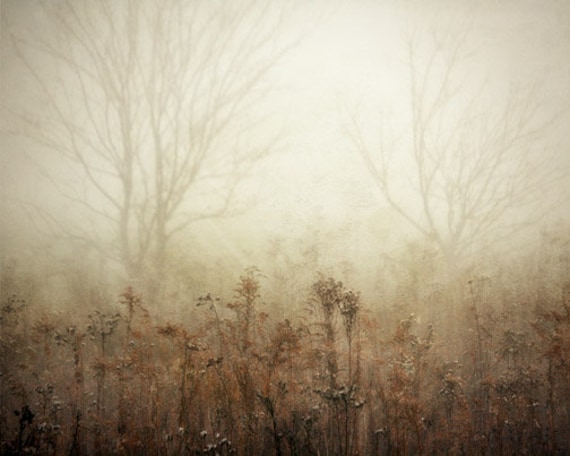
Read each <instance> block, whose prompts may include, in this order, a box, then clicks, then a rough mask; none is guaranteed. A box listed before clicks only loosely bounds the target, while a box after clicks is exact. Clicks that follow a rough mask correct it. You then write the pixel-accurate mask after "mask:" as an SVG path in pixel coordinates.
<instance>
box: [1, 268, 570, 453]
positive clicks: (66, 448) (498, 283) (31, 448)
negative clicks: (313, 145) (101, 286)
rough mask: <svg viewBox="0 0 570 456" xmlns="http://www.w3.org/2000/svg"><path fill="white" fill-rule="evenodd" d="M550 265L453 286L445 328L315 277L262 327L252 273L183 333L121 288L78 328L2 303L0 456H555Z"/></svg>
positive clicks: (565, 345)
mask: <svg viewBox="0 0 570 456" xmlns="http://www.w3.org/2000/svg"><path fill="white" fill-rule="evenodd" d="M566 263H567V262H566ZM566 263H558V264H557V265H556V267H555V268H554V267H552V268H550V269H548V264H547V263H542V264H543V266H540V267H536V268H534V269H533V270H532V271H530V272H529V271H526V272H525V274H526V275H525V276H524V277H525V278H524V279H522V277H523V276H520V277H519V280H515V277H514V276H511V277H507V278H506V279H503V280H498V279H493V278H489V277H483V276H473V277H471V278H469V279H468V280H462V281H460V283H459V284H458V285H457V286H455V287H452V288H453V294H448V295H446V294H445V293H441V294H440V298H441V299H442V300H445V299H448V298H449V296H452V297H453V298H454V299H455V300H456V301H455V302H453V303H452V304H454V305H455V306H457V308H458V309H459V311H457V312H453V313H452V314H449V315H452V317H451V316H447V317H446V314H444V315H439V317H438V318H437V319H436V318H434V319H432V320H431V321H424V317H420V316H414V315H410V314H405V315H398V309H385V310H382V311H380V310H378V309H375V308H374V307H373V306H372V305H370V304H368V303H365V302H363V299H362V298H361V296H360V294H359V293H358V292H356V291H354V290H352V289H350V288H348V287H347V286H346V285H345V284H343V283H341V282H340V281H337V280H335V279H333V278H327V277H324V276H322V277H319V278H318V279H317V280H315V282H314V283H313V285H312V286H311V288H310V290H307V296H306V303H307V307H306V309H305V310H303V311H299V312H298V315H297V317H296V318H291V319H280V318H278V317H277V316H276V315H271V312H270V311H268V310H267V306H264V305H262V303H263V299H262V296H263V293H262V285H263V282H264V278H263V276H262V275H261V274H260V272H259V271H258V270H257V269H255V268H251V269H248V270H246V271H245V272H244V273H243V275H242V276H241V277H240V278H239V280H238V282H237V285H236V287H235V293H234V296H233V297H231V298H230V299H225V298H223V297H221V298H218V297H215V296H213V295H211V294H206V295H204V296H202V297H200V298H199V299H198V302H197V303H195V304H196V305H195V309H194V312H193V315H194V316H195V318H194V320H193V321H192V322H184V323H183V322H180V321H164V320H163V319H162V318H161V317H160V316H159V315H154V314H152V313H151V312H149V310H148V309H147V308H146V306H145V301H144V296H141V295H140V294H138V293H137V291H136V290H134V289H132V288H127V289H126V290H124V292H123V293H121V295H120V296H119V297H117V298H115V299H108V298H105V297H104V296H99V297H98V298H97V299H91V302H92V301H100V302H102V303H103V304H102V305H101V306H100V307H99V308H96V309H95V308H94V309H90V310H89V314H88V315H87V316H86V317H78V316H75V315H61V314H59V315H54V314H50V313H42V312H37V311H35V310H34V309H33V308H31V305H28V303H27V302H26V301H25V300H23V299H21V298H20V297H19V296H18V295H17V294H10V295H4V296H3V297H2V302H1V308H0V312H1V313H0V343H1V345H0V356H1V360H2V362H1V375H0V445H1V452H2V453H3V454H27V453H30V454H70V455H80V454H133V455H144V454H153V455H154V454H165V455H179V454H220V455H225V454H246V455H254V454H260V455H261V454H275V455H289V454H299V455H333V454H334V455H355V454H370V455H373V454H402V455H404V454H488V455H497V454H564V453H567V452H569V451H570V274H568V272H569V271H568V270H566V269H567V268H566V269H564V268H563V267H562V266H563V264H566ZM561 265H562V266H561ZM566 266H567V264H566ZM541 268H542V269H541ZM554 270H556V271H557V274H558V275H557V276H556V277H557V278H556V277H554V276H553V271H554ZM512 274H515V273H512ZM8 288H9V287H7V286H4V289H5V290H6V289H8ZM446 296H447V297H446ZM105 301H108V302H107V303H106V304H104V303H105ZM281 305H282V306H285V305H286V303H281ZM77 306H78V307H82V306H84V303H82V302H78V303H77ZM441 308H442V309H447V308H448V307H446V306H442V307H441ZM264 309H265V311H264ZM373 309H374V310H373ZM428 313H429V312H428ZM429 314H432V313H429ZM78 315H79V314H78ZM450 324H452V325H454V330H453V331H449V330H448V329H447V326H448V325H450Z"/></svg>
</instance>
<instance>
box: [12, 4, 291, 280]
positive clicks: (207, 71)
mask: <svg viewBox="0 0 570 456" xmlns="http://www.w3.org/2000/svg"><path fill="white" fill-rule="evenodd" d="M41 6H42V8H41V11H42V14H43V15H44V16H43V17H45V22H46V23H47V27H46V33H42V36H41V38H38V39H33V38H26V37H19V36H13V37H12V38H13V39H12V45H13V46H14V48H15V49H16V50H17V52H18V54H19V56H20V57H21V60H22V61H23V62H24V63H25V67H26V69H27V70H28V71H29V73H30V74H31V75H32V76H33V78H32V80H33V81H34V83H35V84H37V87H38V88H39V91H40V92H41V100H42V104H43V106H40V105H39V103H38V104H35V105H34V106H30V107H29V109H24V110H23V112H18V113H17V114H18V119H19V121H20V128H21V131H22V132H23V134H24V135H26V136H27V137H28V138H32V139H33V140H35V141H36V142H37V143H39V144H40V145H41V146H44V147H47V148H48V149H49V150H51V151H53V152H55V154H56V155H55V157H56V158H55V160H57V162H58V164H63V165H67V166H68V167H69V170H71V171H72V173H71V175H70V174H66V175H65V176H64V177H62V176H61V175H59V174H57V173H52V172H51V171H48V172H46V173H45V174H47V176H48V178H49V179H50V181H51V183H52V184H54V185H55V187H56V188H57V189H58V190H59V191H60V193H61V194H63V195H64V196H65V197H66V198H67V199H68V201H69V203H70V205H71V206H72V207H74V208H75V209H76V210H77V211H80V213H81V214H83V218H84V220H83V223H69V222H68V221H67V220H65V219H63V218H61V217H59V216H58V215H56V214H54V213H53V212H48V211H47V210H43V211H41V208H35V209H40V211H41V212H40V213H39V214H38V213H36V214H35V216H36V217H38V216H41V217H43V222H44V224H45V226H48V227H50V228H51V229H52V230H51V231H52V233H51V234H53V233H54V232H55V233H58V234H60V235H63V236H65V238H66V239H69V238H72V239H76V240H78V241H81V242H83V243H85V244H87V245H89V246H92V247H93V248H96V249H98V250H100V251H102V253H104V254H105V255H109V256H111V257H112V258H113V259H115V260H117V261H119V262H120V263H121V264H122V265H123V266H124V268H125V270H126V273H127V274H128V275H129V276H130V277H133V278H138V279H140V278H142V279H145V278H146V279H148V278H152V279H153V281H154V282H155V284H159V283H161V281H162V280H163V279H164V277H165V263H166V258H167V247H168V245H169V243H170V242H171V240H172V238H173V237H174V236H175V235H176V234H177V233H179V232H181V231H182V230H184V229H185V228H187V227H188V226H189V225H190V224H192V223H193V222H195V221H197V220H200V219H204V218H211V217H221V216H225V215H227V214H228V210H229V209H230V208H231V207H234V208H235V207H236V206H232V205H234V204H236V200H237V198H236V189H237V185H238V183H239V182H240V181H241V180H242V179H243V178H244V177H245V176H246V175H247V173H248V172H250V171H251V167H252V166H253V164H254V163H256V161H258V160H259V159H260V158H261V157H263V156H264V155H265V154H266V153H268V151H269V149H270V148H271V139H268V140H267V142H266V143H265V145H263V146H261V147H260V146H259V145H257V146H256V145H252V144H251V143H250V140H249V139H248V138H247V137H246V134H247V132H248V129H251V127H252V125H253V124H254V122H255V121H257V118H255V116H254V114H253V111H252V107H254V106H255V104H256V103H257V102H259V101H260V100H261V99H262V97H263V96H264V95H266V93H267V91H268V90H269V87H268V86H267V85H266V84H264V82H263V81H264V77H266V75H267V73H268V72H269V71H270V69H271V68H272V67H273V66H274V64H275V63H276V62H277V61H278V60H279V59H280V58H282V57H283V56H284V55H285V53H286V52H287V50H288V49H290V47H291V46H293V45H294V44H295V43H294V40H289V39H284V38H283V36H281V35H280V33H279V32H280V30H282V28H283V26H284V24H285V22H286V19H285V18H286V12H287V14H289V13H288V12H289V11H291V8H290V7H291V6H292V5H288V4H287V2H284V3H281V4H280V6H279V7H278V8H272V7H270V6H269V4H260V3H259V2H255V1H250V0H245V1H238V2H231V3H227V2H185V1H181V0H169V1H167V2H158V1H145V2H135V1H130V0H125V1H120V2H114V1H107V0H105V1H102V2H90V1H63V2H57V3H50V2H47V3H45V4H41ZM273 139H274V138H273ZM42 150H45V149H42ZM107 233H111V236H110V237H111V238H112V239H111V241H110V242H108V236H107ZM155 288H156V287H155Z"/></svg>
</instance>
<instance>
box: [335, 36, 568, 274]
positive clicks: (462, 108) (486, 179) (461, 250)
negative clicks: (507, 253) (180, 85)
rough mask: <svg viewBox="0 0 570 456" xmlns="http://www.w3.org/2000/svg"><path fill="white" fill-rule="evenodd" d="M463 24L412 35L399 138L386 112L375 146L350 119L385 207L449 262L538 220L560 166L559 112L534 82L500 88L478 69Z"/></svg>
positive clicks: (355, 142)
mask: <svg viewBox="0 0 570 456" xmlns="http://www.w3.org/2000/svg"><path fill="white" fill-rule="evenodd" d="M469 30H470V28H469V27H464V28H463V29H461V30H459V31H458V29H457V28H453V27H448V28H447V29H444V28H441V27H440V28H438V29H437V31H431V32H429V33H427V32H421V31H420V30H419V29H418V30H416V31H415V33H414V34H412V37H411V39H410V40H409V41H408V43H407V49H408V51H409V54H408V57H409V60H408V62H409V71H410V73H409V75H410V79H409V80H410V83H409V89H410V95H409V105H407V103H408V100H406V101H404V102H403V105H407V106H409V108H407V109H408V112H407V114H406V115H405V119H406V121H405V122H406V123H407V124H408V126H406V127H404V128H403V129H402V131H403V133H402V137H403V138H404V139H402V137H401V138H397V139H394V138H391V139H390V138H387V137H386V133H385V132H386V130H388V129H389V128H390V127H391V125H390V124H388V121H387V119H383V122H382V125H381V127H382V128H381V129H380V130H381V132H380V141H379V143H380V145H378V146H375V145H374V144H373V142H372V141H371V140H370V138H369V136H367V134H365V132H364V129H363V128H362V127H361V121H360V120H359V118H358V116H357V115H356V114H355V115H353V116H352V117H351V120H350V122H348V123H347V126H346V132H347V134H348V137H349V138H350V140H351V143H352V144H353V145H354V146H355V149H356V150H357V152H358V153H359V155H360V157H361V158H362V160H363V163H364V165H365V167H366V169H367V170H368V172H369V174H370V176H371V177H372V178H373V180H374V183H375V184H376V186H377V187H378V189H379V190H380V192H381V194H382V195H383V197H384V198H385V200H386V201H387V202H388V204H389V206H390V207H391V208H392V209H393V210H394V211H395V212H397V213H398V214H399V215H400V216H401V217H402V218H403V219H405V220H406V221H407V222H408V223H409V224H410V225H411V226H412V227H413V228H414V229H415V230H416V231H417V232H419V233H420V234H421V235H423V236H424V237H425V238H426V239H428V240H430V241H432V242H433V243H434V244H435V245H436V246H437V248H438V250H439V251H440V252H441V253H442V254H443V256H444V259H445V262H446V264H447V266H448V269H449V271H453V270H456V268H457V267H458V266H460V263H461V262H460V259H461V260H462V259H464V258H465V257H468V256H469V255H472V254H474V253H476V252H477V249H478V248H479V247H480V246H481V245H482V243H483V242H496V241H498V240H499V239H501V238H504V237H505V236H509V235H511V234H513V233H514V232H516V231H517V230H519V229H521V228H523V227H525V226H529V223H532V222H534V221H537V220H539V219H540V217H541V216H543V215H544V213H545V211H546V210H548V209H549V208H548V207H546V206H542V210H541V208H540V207H537V205H538V203H540V202H541V195H544V194H546V193H545V192H547V191H548V190H547V189H548V188H550V187H551V185H552V184H554V183H555V182H556V180H557V179H559V178H560V176H562V175H563V174H562V173H560V167H559V164H561V163H562V161H561V160H560V158H557V157H560V154H561V153H562V152H561V151H560V150H559V149H556V148H554V147H553V146H552V144H549V139H550V138H549V134H550V132H551V130H549V129H550V128H552V127H553V126H554V125H555V124H556V123H557V122H558V121H559V120H560V118H561V113H560V111H558V112H553V110H550V109H545V108H547V107H545V106H543V104H542V103H541V101H540V100H541V99H540V94H539V90H538V87H537V86H533V87H529V86H525V87H521V86H518V87H516V86H515V84H511V85H510V86H509V87H508V88H507V89H506V90H505V89H504V87H503V88H502V90H501V88H499V89H498V88H497V86H498V84H495V86H493V84H489V83H488V81H485V80H484V79H482V78H479V77H478V75H477V73H476V72H477V71H479V70H480V68H478V67H476V66H474V65H473V64H472V63H471V62H470V56H471V53H470V51H469ZM470 65H471V66H470ZM476 81H478V82H476ZM493 90H494V91H493ZM505 91H506V95H505ZM392 127H393V129H394V130H395V129H397V128H400V126H399V125H398V124H397V123H394V125H393V126H392ZM557 154H558V155H557Z"/></svg>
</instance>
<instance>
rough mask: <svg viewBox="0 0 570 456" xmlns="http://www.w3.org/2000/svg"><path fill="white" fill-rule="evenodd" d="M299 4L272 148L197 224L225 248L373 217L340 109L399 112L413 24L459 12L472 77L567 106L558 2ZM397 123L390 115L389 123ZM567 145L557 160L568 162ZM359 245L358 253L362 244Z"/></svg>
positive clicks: (372, 201)
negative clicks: (533, 84)
mask: <svg viewBox="0 0 570 456" xmlns="http://www.w3.org/2000/svg"><path fill="white" fill-rule="evenodd" d="M276 3H278V2H276ZM301 3H303V2H301ZM306 5H307V6H302V7H301V10H300V11H299V12H298V20H297V22H295V23H293V25H292V27H291V34H292V35H294V34H295V33H298V32H303V31H305V30H307V28H313V24H311V22H312V21H313V18H314V17H315V16H314V14H313V13H314V11H316V10H318V9H319V8H320V7H322V8H323V11H324V12H323V15H322V18H321V19H319V20H317V21H315V23H314V28H313V30H312V31H311V33H309V34H308V36H307V37H306V38H305V39H304V40H303V41H302V42H301V44H300V45H299V46H298V47H296V48H295V49H293V50H292V51H291V53H290V55H288V56H287V58H286V59H285V60H284V61H283V62H282V63H281V64H280V65H279V66H278V67H277V68H275V69H274V71H273V78H274V81H275V83H276V85H279V86H280V87H282V88H283V89H282V90H280V91H279V92H277V93H276V94H274V95H273V96H272V98H269V99H268V100H267V109H268V112H271V113H272V117H271V119H270V120H269V123H270V124H272V125H273V127H274V128H276V129H283V131H284V133H285V134H284V138H283V144H282V146H281V147H280V150H279V153H278V154H277V155H274V156H271V157H270V158H268V159H266V160H265V161H264V162H263V163H261V164H259V165H258V167H257V172H256V176H255V177H254V179H253V180H251V181H249V182H246V183H244V185H243V187H242V189H243V190H244V191H245V192H246V193H249V194H251V195H253V196H255V197H256V198H257V199H258V203H257V204H256V206H255V208H254V210H252V211H251V213H248V214H245V215H244V216H241V217H239V218H237V219H235V220H233V221H213V222H210V223H208V224H206V225H207V226H209V227H210V228H211V227H212V226H213V227H214V233H218V234H214V235H215V236H217V237H218V238H219V239H220V242H221V240H222V239H224V241H223V243H224V244H226V246H227V248H228V249H229V250H231V251H232V252H233V253H234V254H235V256H239V255H240V254H241V253H240V252H242V251H243V250H244V249H248V248H249V247H250V243H253V245H254V246H255V244H256V243H258V244H260V245H261V244H264V242H265V241H264V239H265V238H268V237H272V236H278V235H283V236H285V237H288V236H289V237H294V236H296V235H298V234H300V233H302V232H303V229H305V228H307V227H315V226H318V225H319V224H324V225H326V226H330V227H331V229H332V227H335V226H341V225H350V226H351V229H353V230H354V231H355V232H357V234H356V236H358V233H359V232H360V233H361V236H362V238H363V239H368V237H367V236H369V234H370V226H369V225H370V224H371V223H373V224H376V225H378V224H379V221H382V220H383V219H382V214H386V213H387V212H386V209H385V207H386V204H385V203H384V202H383V200H382V198H381V196H380V195H379V193H378V191H377V189H376V188H375V187H374V186H373V184H372V181H371V179H370V177H369V176H368V175H367V174H366V173H364V172H363V167H362V165H361V163H360V159H359V157H358V155H356V154H355V153H354V152H353V151H351V145H350V143H349V141H348V140H347V139H346V136H344V135H343V132H342V128H343V122H342V113H343V110H351V109H354V108H355V107H359V108H360V110H361V112H363V113H364V115H365V118H366V119H367V121H368V120H369V119H372V120H373V116H374V115H376V113H379V112H382V113H384V114H385V115H389V116H393V118H394V119H402V118H405V116H406V115H407V114H405V113H406V112H407V110H408V108H409V106H408V105H407V104H406V103H405V101H406V99H407V97H409V91H408V83H409V80H408V73H407V68H408V67H407V61H406V54H405V52H403V51H404V49H405V48H404V44H405V40H406V36H407V33H408V32H409V31H410V30H415V29H416V27H418V26H420V27H422V26H425V25H426V24H427V23H429V22H431V21H435V22H434V23H435V24H436V27H437V26H442V25H445V24H448V23H449V22H450V21H451V22H453V21H459V20H465V18H467V21H470V22H472V24H473V30H474V35H475V37H476V39H475V41H474V43H475V44H476V47H475V49H476V51H477V54H476V56H475V60H474V61H475V63H474V66H473V70H474V73H473V75H472V80H473V81H475V80H478V79H479V78H481V77H485V76H484V75H488V77H490V78H491V80H492V81H493V82H492V85H494V86H495V87H497V89H496V93H498V94H500V93H501V89H502V88H504V87H506V85H508V83H509V82H510V81H523V82H524V81H527V80H531V81H535V80H537V79H538V80H541V82H543V83H544V85H545V87H546V88H547V90H546V91H545V92H544V93H545V97H547V98H545V103H546V104H547V105H551V106H555V105H557V104H560V106H563V105H564V106H568V104H569V101H570V59H569V58H568V56H569V55H570V3H568V2H564V1H556V0H551V1H547V2H543V1H538V0H533V1H522V0H521V1H515V0H510V1H500V0H485V1H480V2H472V1H471V2H469V1H464V2H463V1H459V2H456V1H425V2H415V1H396V0H385V1H372V0H370V1H367V0H356V1H338V2H327V1H322V2H318V1H316V2H307V3H306ZM303 8H307V12H306V13H305V12H304V10H303ZM35 11H36V10H35V8H34V1H33V0H25V1H21V0H3V1H2V27H3V31H4V32H6V31H8V33H10V32H11V31H19V32H21V31H22V30H23V31H26V30H27V29H28V30H29V29H30V28H31V26H30V24H33V22H32V21H31V20H30V19H33V16H34V14H35V13H34V12H35ZM30 15H31V16H30ZM2 39H3V42H2V48H3V54H2V86H3V94H2V96H3V97H6V98H9V99H13V97H18V96H20V94H19V93H18V94H15V93H14V92H15V91H20V90H21V91H25V89H26V85H25V84H26V82H25V79H20V73H19V72H18V69H17V65H16V63H15V59H14V54H13V49H12V48H11V46H10V41H9V39H8V38H7V35H6V34H4V35H3V38H2ZM7 92H10V93H7ZM262 109H264V108H262ZM344 112H346V111H344ZM3 114H4V115H6V114H5V113H3ZM401 122H402V121H401V120H394V125H399V123H401ZM370 125H373V122H372V121H370ZM20 146H21V144H20V143H19V142H18V141H14V140H12V139H9V138H5V139H3V141H2V149H3V150H2V155H1V156H0V160H1V168H2V172H1V173H0V178H1V179H3V180H4V181H5V182H7V181H10V182H11V185H12V184H13V186H14V188H17V189H19V191H21V190H22V189H23V188H25V186H26V185H27V186H28V187H29V188H34V184H35V176H36V174H35V173H34V172H33V170H32V169H31V168H29V167H28V164H27V163H26V162H25V161H24V160H22V157H21V153H20V152H19V151H18V150H17V149H18V147H20ZM566 147H567V146H566ZM566 152H567V153H566V157H567V160H565V161H564V162H563V163H561V165H564V166H568V164H569V162H570V151H568V150H567V151H566ZM23 183H25V185H23ZM34 191H37V190H34ZM561 192H568V189H567V188H566V189H561ZM371 220H373V221H374V222H371ZM385 223H386V225H387V226H388V227H392V228H393V230H394V231H395V232H397V233H396V234H394V237H396V235H397V234H399V233H400V232H401V231H402V222H401V221H399V220H397V219H396V218H394V217H390V219H389V220H387V221H385ZM378 229H380V227H379V228H378ZM359 230H360V231H359ZM208 231H210V229H209V228H208ZM195 234H198V237H200V234H199V233H195ZM362 244H363V245H364V247H363V248H364V249H366V245H367V244H366V242H365V241H362ZM242 246H246V247H242Z"/></svg>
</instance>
